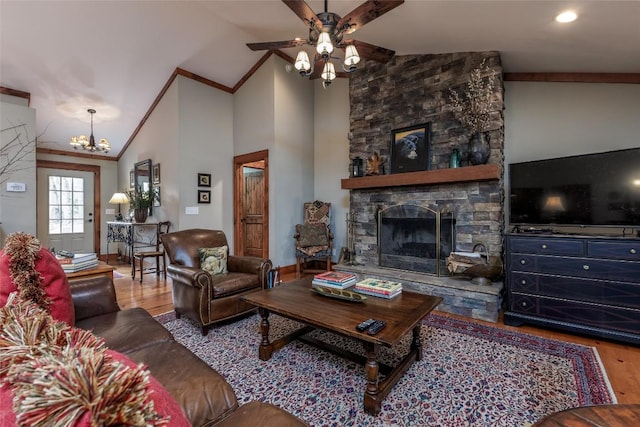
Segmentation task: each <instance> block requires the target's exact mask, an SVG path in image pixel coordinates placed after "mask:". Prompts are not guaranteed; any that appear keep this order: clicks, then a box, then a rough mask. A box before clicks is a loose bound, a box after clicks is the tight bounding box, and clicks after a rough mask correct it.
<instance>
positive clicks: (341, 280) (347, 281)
mask: <svg viewBox="0 0 640 427" xmlns="http://www.w3.org/2000/svg"><path fill="white" fill-rule="evenodd" d="M311 283H313V284H314V285H319V286H328V287H332V288H336V289H346V288H349V287H351V286H353V285H355V284H356V275H355V274H352V273H342V272H340V271H326V272H324V273H319V274H316V275H315V276H313V280H312V281H311Z"/></svg>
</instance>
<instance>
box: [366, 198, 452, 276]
mask: <svg viewBox="0 0 640 427" xmlns="http://www.w3.org/2000/svg"><path fill="white" fill-rule="evenodd" d="M453 248H455V219H454V218H453V213H451V212H438V211H435V210H432V209H429V208H425V207H421V206H415V205H396V206H391V207H389V208H386V209H382V210H380V211H379V212H378V265H379V266H380V267H388V268H396V269H400V270H409V271H417V272H422V273H429V274H435V275H437V276H441V275H448V270H447V268H446V258H447V257H448V256H449V255H450V254H451V251H452V250H453Z"/></svg>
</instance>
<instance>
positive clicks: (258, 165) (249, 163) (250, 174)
mask: <svg viewBox="0 0 640 427" xmlns="http://www.w3.org/2000/svg"><path fill="white" fill-rule="evenodd" d="M268 165H269V163H268V151H266V150H265V151H260V152H256V153H250V154H245V155H241V156H236V157H234V174H235V176H234V178H235V179H234V187H235V188H234V223H235V229H234V231H235V233H234V245H235V250H234V253H235V254H236V255H239V256H242V255H246V256H256V257H259V258H268V257H269V214H268V212H269V193H268V188H269V185H268V182H269V178H268V177H269V172H268Z"/></svg>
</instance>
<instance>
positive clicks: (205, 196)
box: [198, 190, 211, 203]
mask: <svg viewBox="0 0 640 427" xmlns="http://www.w3.org/2000/svg"><path fill="white" fill-rule="evenodd" d="M198 203H211V190H198Z"/></svg>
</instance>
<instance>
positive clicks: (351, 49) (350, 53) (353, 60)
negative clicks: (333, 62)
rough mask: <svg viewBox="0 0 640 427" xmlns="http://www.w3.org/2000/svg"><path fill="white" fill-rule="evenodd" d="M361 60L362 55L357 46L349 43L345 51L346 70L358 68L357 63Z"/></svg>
mask: <svg viewBox="0 0 640 427" xmlns="http://www.w3.org/2000/svg"><path fill="white" fill-rule="evenodd" d="M358 62H360V55H358V51H357V50H356V47H355V46H354V45H352V44H350V45H347V48H346V49H345V51H344V66H345V70H346V71H353V70H355V69H356V65H357V64H358Z"/></svg>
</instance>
